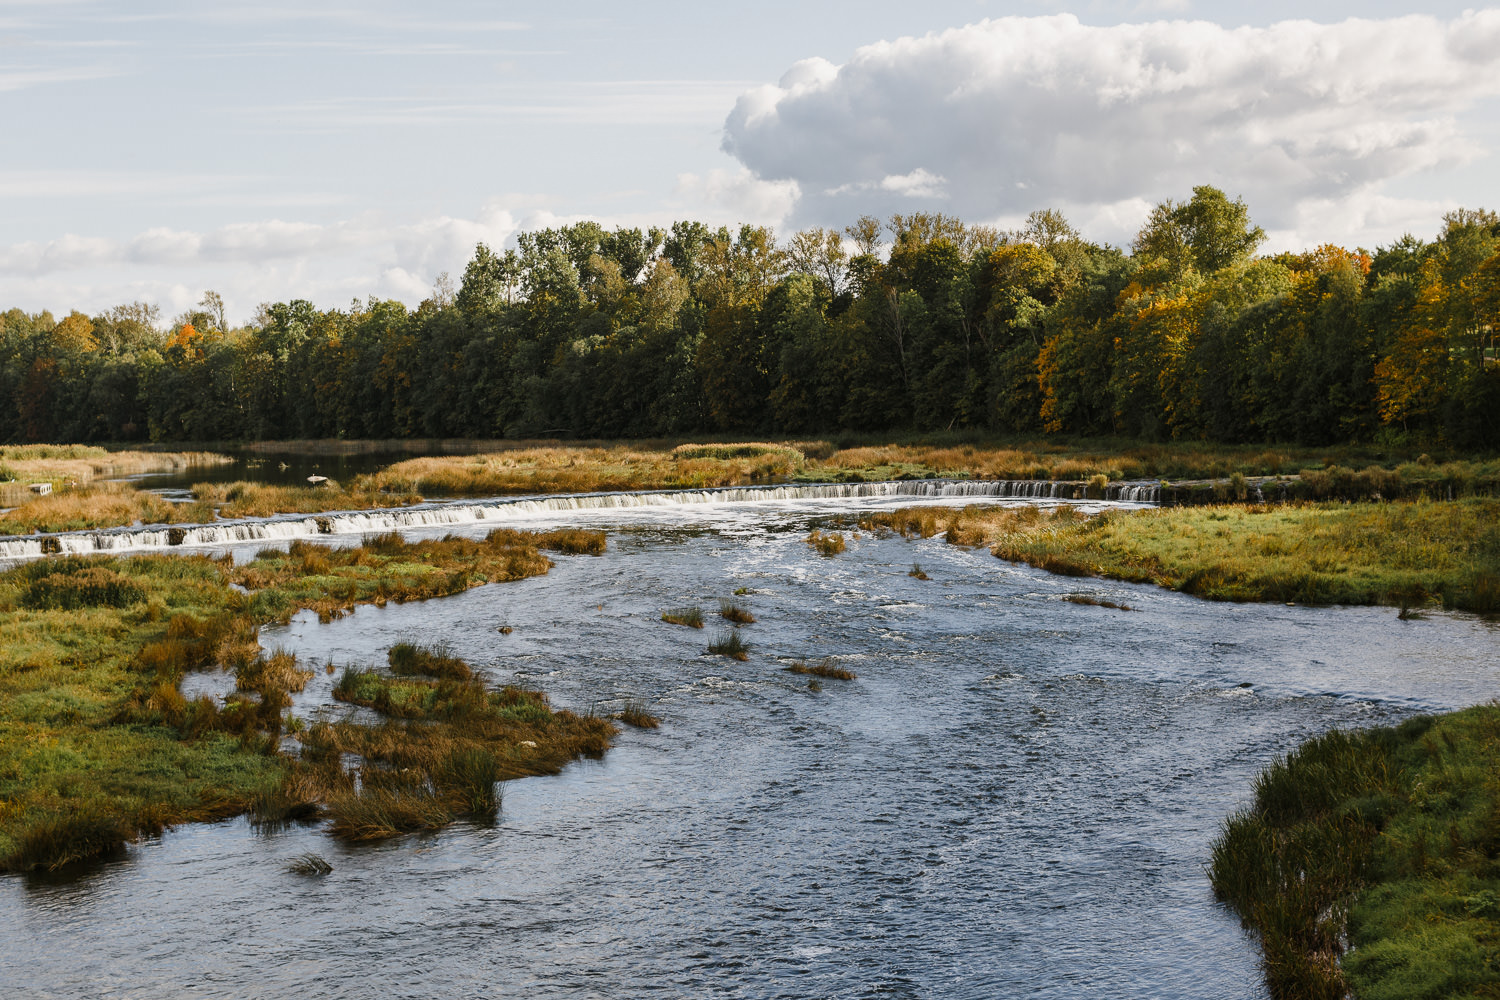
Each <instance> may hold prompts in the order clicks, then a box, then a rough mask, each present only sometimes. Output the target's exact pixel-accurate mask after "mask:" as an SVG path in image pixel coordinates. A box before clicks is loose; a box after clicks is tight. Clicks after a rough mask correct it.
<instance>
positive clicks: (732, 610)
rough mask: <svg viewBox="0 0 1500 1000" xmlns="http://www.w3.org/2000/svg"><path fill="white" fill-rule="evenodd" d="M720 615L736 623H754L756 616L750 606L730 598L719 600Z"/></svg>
mask: <svg viewBox="0 0 1500 1000" xmlns="http://www.w3.org/2000/svg"><path fill="white" fill-rule="evenodd" d="M719 617H720V618H722V619H724V620H725V621H727V622H734V623H735V624H736V625H752V624H754V622H755V616H754V615H752V614H751V613H750V610H749V609H748V608H746V607H743V606H742V605H739V604H736V603H734V602H733V601H729V600H721V601H720V602H719Z"/></svg>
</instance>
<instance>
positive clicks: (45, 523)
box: [0, 483, 213, 535]
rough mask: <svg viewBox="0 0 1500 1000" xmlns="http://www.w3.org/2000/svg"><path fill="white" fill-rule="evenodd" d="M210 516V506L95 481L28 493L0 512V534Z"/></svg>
mask: <svg viewBox="0 0 1500 1000" xmlns="http://www.w3.org/2000/svg"><path fill="white" fill-rule="evenodd" d="M28 496H31V495H30V494H28ZM212 518H213V511H212V509H210V508H207V507H204V506H203V505H201V504H174V503H169V502H167V501H166V500H163V499H162V498H161V497H159V496H157V495H156V494H154V493H146V492H143V491H141V490H137V489H135V488H133V487H131V486H129V485H128V484H126V483H98V484H95V485H92V486H82V487H79V488H78V489H73V490H66V491H63V492H59V493H51V494H48V495H47V496H41V497H37V496H32V497H31V499H28V500H26V501H25V502H24V503H22V504H21V505H20V506H18V507H16V508H14V509H12V510H9V511H6V512H5V513H4V515H0V534H4V535H25V534H30V533H31V532H33V531H82V530H84V529H88V528H106V527H116V526H119V525H128V524H135V523H138V522H139V523H142V524H184V523H195V522H198V521H202V520H206V519H207V520H211V519H212Z"/></svg>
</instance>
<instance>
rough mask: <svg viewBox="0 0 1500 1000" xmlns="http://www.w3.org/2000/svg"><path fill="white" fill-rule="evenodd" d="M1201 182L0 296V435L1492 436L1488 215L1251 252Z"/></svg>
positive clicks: (1481, 443)
mask: <svg viewBox="0 0 1500 1000" xmlns="http://www.w3.org/2000/svg"><path fill="white" fill-rule="evenodd" d="M1263 241H1264V233H1263V232H1262V231H1261V230H1260V229H1259V228H1258V227H1256V226H1254V225H1253V223H1252V222H1251V220H1250V217H1249V212H1248V210H1247V208H1246V206H1245V205H1244V203H1243V202H1242V201H1237V200H1235V201H1231V200H1230V199H1229V198H1228V197H1226V196H1225V195H1224V193H1223V192H1221V191H1218V190H1216V189H1214V188H1211V187H1199V188H1196V189H1195V190H1194V192H1193V194H1192V197H1191V198H1190V199H1189V200H1187V201H1185V202H1171V201H1169V202H1164V203H1163V204H1161V205H1158V206H1157V207H1156V209H1155V210H1154V211H1153V212H1152V214H1151V216H1150V218H1149V219H1148V221H1147V222H1146V224H1145V226H1144V227H1143V229H1142V230H1141V232H1140V233H1139V234H1138V235H1137V237H1136V238H1135V240H1134V241H1133V243H1132V245H1131V247H1130V250H1129V252H1128V253H1127V252H1126V251H1124V250H1122V249H1119V248H1116V247H1112V246H1104V245H1099V244H1096V243H1092V242H1089V241H1088V240H1086V239H1085V238H1083V237H1082V236H1081V235H1080V234H1079V233H1078V232H1076V231H1075V230H1074V229H1073V228H1072V227H1071V226H1070V225H1069V224H1068V223H1067V221H1066V220H1065V219H1064V218H1063V217H1062V216H1061V215H1060V214H1058V213H1057V212H1055V211H1050V210H1049V211H1039V212H1036V213H1033V215H1032V216H1031V217H1030V218H1029V219H1028V221H1027V223H1026V226H1025V228H1024V229H1022V230H1020V231H1012V232H1003V231H998V230H995V229H992V228H989V227H983V226H971V225H965V224H963V223H961V222H960V221H958V220H956V219H953V218H950V217H946V216H943V215H931V214H916V215H911V216H896V217H894V218H892V219H891V220H889V222H888V223H886V224H885V225H884V226H882V225H881V223H880V222H879V221H877V220H875V219H872V218H868V217H866V218H862V219H860V220H859V221H858V222H857V223H855V224H854V225H852V226H850V227H848V228H847V229H846V230H844V231H842V232H839V231H834V230H823V229H812V230H808V231H804V232H799V233H797V234H795V235H794V236H792V237H791V238H790V239H787V240H784V241H778V240H777V239H776V237H775V235H774V234H773V233H772V232H771V231H770V230H769V229H766V228H762V227H756V226H742V227H740V229H739V231H738V232H731V231H730V230H728V229H724V228H720V229H712V228H710V227H708V226H705V225H703V224H701V223H696V222H678V223H675V224H673V225H672V226H671V227H670V228H669V229H666V230H660V229H652V230H650V231H649V232H642V231H641V230H639V229H616V230H614V231H612V232H611V231H606V230H605V229H604V228H602V227H601V226H599V225H596V224H594V223H590V222H584V223H579V224H577V225H572V226H568V227H565V228H561V229H548V230H543V231H540V232H532V233H526V234H523V235H521V236H520V238H519V240H518V247H517V248H516V249H511V250H505V251H504V252H502V253H495V252H493V251H491V250H490V249H489V248H487V247H484V246H480V247H478V248H477V250H476V252H475V254H474V257H473V259H472V260H471V261H470V262H469V264H468V266H467V267H466V268H465V270H464V273H463V275H462V279H461V281H460V282H459V283H458V286H457V288H456V289H455V288H454V286H453V284H452V283H451V282H450V281H449V280H448V279H447V278H446V277H444V278H440V279H439V281H438V283H437V286H436V288H435V289H434V292H433V296H432V298H430V299H428V300H427V301H425V302H423V303H422V304H421V305H420V306H419V307H418V308H416V309H415V310H412V309H409V308H407V307H406V306H404V305H403V304H401V303H399V302H394V301H377V300H374V299H371V300H370V301H368V302H363V303H361V302H358V301H356V302H355V303H353V304H352V305H351V306H350V307H349V308H348V309H346V310H339V309H330V310H326V311H325V310H320V309H318V308H316V307H315V306H314V305H313V304H312V303H310V302H306V301H302V300H294V301H290V302H281V303H274V304H265V305H263V306H261V307H260V309H259V310H258V312H257V315H256V316H255V318H254V320H253V321H252V322H251V323H249V324H248V325H246V326H243V327H238V328H231V327H230V325H229V324H227V323H226V320H225V316H224V310H223V304H222V301H221V300H220V298H219V296H217V295H216V294H214V293H212V292H209V293H207V294H206V295H205V296H204V299H203V302H202V303H200V308H199V309H197V310H194V311H191V312H189V313H188V314H186V315H184V316H181V317H179V318H178V319H177V320H175V321H174V322H172V323H171V324H170V325H168V326H167V328H166V329H162V328H161V324H159V322H158V316H157V313H156V312H155V310H154V309H153V308H151V307H149V306H146V305H144V304H140V303H136V304H133V305H127V306H120V307H117V308H114V309H111V310H109V311H107V312H104V313H102V314H100V315H97V316H86V315H83V314H81V313H78V312H74V313H72V314H71V315H68V316H66V317H64V318H62V319H56V318H54V317H53V316H52V315H51V314H50V313H46V312H43V313H40V314H37V315H28V314H26V313H24V312H23V311H21V310H12V311H10V312H8V313H5V314H3V315H0V407H3V408H0V440H3V441H7V442H19V441H88V442H112V441H133V440H144V439H150V440H158V441H211V440H236V439H288V438H336V437H343V438H393V437H408V436H421V437H436V436H444V437H496V436H511V437H589V438H619V437H660V436H680V435H687V434H700V433H717V432H724V433H728V432H734V433H787V434H803V433H813V432H817V433H828V432H832V431H836V430H851V431H928V430H949V429H965V428H967V429H976V430H979V431H984V432H996V433H1018V432H1019V433H1031V432H1044V431H1045V432H1061V433H1068V434H1077V435H1091V434H1104V433H1117V434H1124V435H1129V436H1133V437H1138V438H1143V439H1163V438H1186V439H1202V440H1210V441H1220V442H1246V441H1267V442H1270V441H1279V442H1300V443H1305V444H1322V443H1332V442H1343V441H1367V440H1377V441H1378V440H1385V439H1390V440H1401V441H1407V442H1414V443H1416V442H1422V443H1425V442H1433V443H1436V444H1445V445H1448V446H1452V447H1460V448H1482V449H1489V448H1493V447H1495V446H1496V444H1497V441H1500V363H1497V358H1496V352H1495V347H1496V334H1497V333H1500V218H1497V216H1496V215H1495V214H1494V213H1491V212H1486V211H1482V210H1479V211H1470V210H1463V211H1457V212H1453V213H1450V214H1449V215H1447V216H1445V218H1444V220H1443V229H1442V231H1441V233H1440V234H1439V235H1438V236H1437V237H1436V239H1434V240H1433V241H1432V242H1424V241H1422V240H1420V239H1417V238H1414V237H1411V236H1407V237H1404V238H1402V239H1401V240H1398V241H1396V242H1395V243H1393V244H1392V245H1390V246H1386V247H1381V248H1379V249H1377V250H1375V251H1373V252H1367V251H1365V250H1348V249H1343V248H1340V247H1337V246H1322V247H1319V248H1318V249H1316V250H1312V251H1309V252H1306V253H1300V254H1279V255H1276V256H1257V255H1256V251H1257V249H1258V248H1259V246H1260V245H1261V243H1262V242H1263Z"/></svg>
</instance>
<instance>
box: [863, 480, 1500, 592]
mask: <svg viewBox="0 0 1500 1000" xmlns="http://www.w3.org/2000/svg"><path fill="white" fill-rule="evenodd" d="M861 524H862V526H864V527H866V528H869V529H877V528H888V529H891V530H896V531H900V532H902V533H904V534H911V535H919V536H921V537H930V536H932V535H936V534H939V533H942V534H944V535H945V537H946V538H947V540H948V541H950V542H953V543H956V544H962V545H985V546H988V547H989V548H990V550H991V551H992V552H993V553H994V554H995V555H996V556H998V557H1000V558H1002V559H1007V560H1010V561H1012V562H1024V563H1027V564H1028V565H1031V566H1036V567H1038V568H1040V569H1045V570H1047V571H1049V572H1052V573H1060V574H1064V575H1068V576H1102V577H1108V578H1111V579H1115V580H1125V581H1128V582H1132V583H1153V584H1156V585H1157V586H1160V587H1166V588H1168V589H1170V590H1178V591H1182V592H1183V593H1187V594H1193V595H1195V596H1198V597H1205V598H1208V599H1210V600H1226V601H1296V602H1303V603H1309V604H1388V605H1393V606H1397V607H1401V608H1403V609H1405V610H1413V609H1419V608H1420V607H1422V606H1424V605H1426V604H1428V603H1434V604H1441V605H1442V606H1444V607H1449V608H1457V609H1460V610H1465V611H1473V612H1478V613H1481V614H1493V613H1496V612H1500V500H1497V499H1493V498H1488V497H1471V498H1468V499H1465V500H1455V501H1416V502H1397V503H1364V504H1289V505H1275V506H1270V505H1254V504H1239V505H1226V506H1221V507H1171V508H1159V509H1153V510H1138V511H1106V512H1104V513H1101V514H1097V515H1094V516H1092V517H1088V516H1084V515H1082V514H1080V513H1079V512H1078V511H1077V510H1076V509H1074V508H1071V507H1059V508H1055V509H1053V510H1051V511H1043V510H1039V509H1037V508H1033V507H1008V508H978V507H969V508H965V509H962V510H957V509H949V508H938V507H916V508H905V509H902V510H898V511H891V512H887V513H881V514H875V515H871V516H870V517H867V518H865V519H864V520H863V521H862V522H861Z"/></svg>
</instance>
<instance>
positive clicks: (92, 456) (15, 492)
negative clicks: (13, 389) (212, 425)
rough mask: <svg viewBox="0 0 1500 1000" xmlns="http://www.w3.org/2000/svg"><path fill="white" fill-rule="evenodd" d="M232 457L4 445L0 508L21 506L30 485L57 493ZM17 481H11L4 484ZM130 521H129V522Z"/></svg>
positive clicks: (0, 464)
mask: <svg viewBox="0 0 1500 1000" xmlns="http://www.w3.org/2000/svg"><path fill="white" fill-rule="evenodd" d="M231 461H233V459H231V458H229V456H227V455H220V454H217V453H214V452H207V451H108V450H106V449H104V448H95V447H90V446H88V445H76V444H64V445H56V444H25V445H6V446H4V447H0V506H9V505H14V504H19V503H23V502H25V501H26V500H29V499H30V498H31V497H32V496H34V494H32V493H31V491H30V489H29V488H28V487H29V486H30V484H32V483H51V484H52V487H53V489H55V490H61V489H73V488H76V487H80V486H87V485H88V484H89V483H92V482H94V481H95V480H98V479H110V478H116V477H120V476H135V475H141V474H143V473H147V472H183V471H185V470H187V469H192V468H199V467H205V466H212V465H223V464H225V463H227V462H231ZM11 477H14V481H13V482H3V480H7V479H10V478H11ZM127 523H128V522H127Z"/></svg>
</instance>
